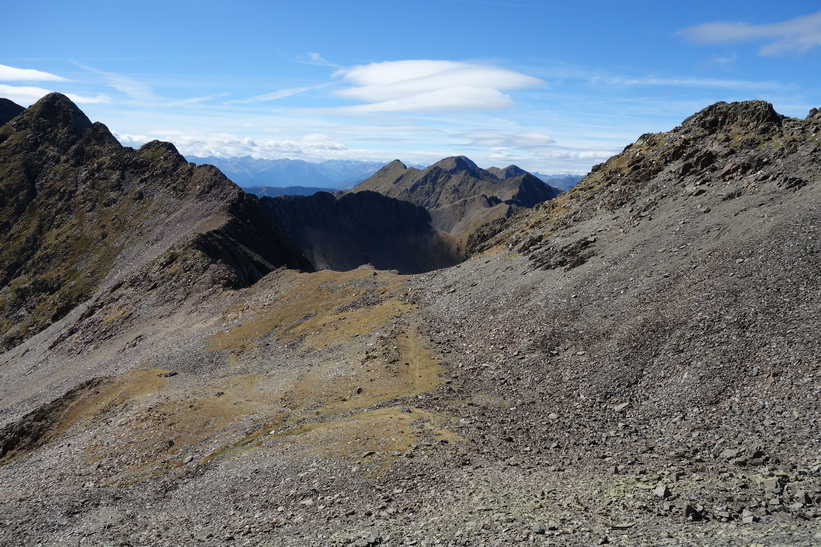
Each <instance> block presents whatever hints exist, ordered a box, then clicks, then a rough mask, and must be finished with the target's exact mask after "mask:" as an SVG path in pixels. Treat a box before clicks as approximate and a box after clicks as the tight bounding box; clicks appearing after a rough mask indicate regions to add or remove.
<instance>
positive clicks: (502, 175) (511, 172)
mask: <svg viewBox="0 0 821 547" xmlns="http://www.w3.org/2000/svg"><path fill="white" fill-rule="evenodd" d="M487 171H488V172H489V173H492V174H494V175H496V177H497V178H499V179H501V180H505V179H509V178H511V177H518V176H520V175H524V174H525V173H527V171H525V170H524V169H522V168H521V167H519V166H518V165H508V166H507V167H504V168H499V167H491V168H489V169H488V170H487Z"/></svg>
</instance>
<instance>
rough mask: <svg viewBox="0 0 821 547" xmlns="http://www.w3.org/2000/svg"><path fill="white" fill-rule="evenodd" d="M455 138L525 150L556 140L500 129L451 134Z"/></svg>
mask: <svg viewBox="0 0 821 547" xmlns="http://www.w3.org/2000/svg"><path fill="white" fill-rule="evenodd" d="M453 137H454V138H456V139H467V141H468V146H483V147H496V148H521V149H527V150H534V149H542V148H547V147H550V146H553V145H554V144H555V143H556V141H555V140H554V139H553V138H551V137H549V136H547V135H544V134H542V133H536V132H527V131H522V132H516V133H504V132H501V131H490V130H484V131H471V132H467V133H459V134H456V135H453Z"/></svg>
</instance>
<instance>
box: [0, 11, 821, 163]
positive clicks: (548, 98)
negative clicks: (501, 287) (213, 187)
mask: <svg viewBox="0 0 821 547" xmlns="http://www.w3.org/2000/svg"><path fill="white" fill-rule="evenodd" d="M152 1H153V0H152ZM168 2H169V3H168V6H169V10H170V13H169V14H168V18H169V22H173V21H175V15H176V16H178V15H179V13H175V10H177V11H178V12H183V11H184V10H187V9H189V8H190V5H189V4H188V3H186V2H183V1H182V0H168ZM317 2H319V4H326V6H325V8H326V11H329V14H328V15H327V22H318V21H317V20H312V21H313V23H314V24H315V26H318V27H322V29H310V30H308V31H306V30H304V29H302V28H300V27H299V24H301V23H302V22H303V18H304V17H307V16H308V14H309V13H310V12H311V9H310V7H306V6H301V5H300V6H301V7H296V6H294V7H290V8H289V10H292V11H288V10H285V11H282V10H280V11H278V12H276V19H274V18H271V20H272V21H274V20H276V21H278V20H280V19H283V20H285V19H288V18H289V17H290V18H291V19H292V23H293V24H292V25H290V26H289V25H288V24H286V23H283V24H282V25H280V26H279V27H277V32H276V33H269V35H271V36H273V37H274V38H276V40H274V42H272V43H275V44H276V47H275V49H274V51H275V53H274V54H272V53H271V48H270V47H269V48H268V49H267V50H264V51H263V50H262V48H260V47H257V48H256V49H255V48H253V47H250V46H252V45H257V46H259V45H260V44H261V43H262V42H259V43H258V42H256V41H255V40H264V38H253V37H254V36H256V34H255V33H254V32H252V29H251V28H249V27H251V26H253V25H254V24H255V23H259V24H261V25H262V24H263V23H264V21H265V17H263V16H262V15H260V14H262V13H265V10H266V9H269V5H268V4H267V3H263V2H256V1H255V0H249V3H248V5H249V6H250V8H248V9H253V10H257V11H253V12H252V13H251V12H249V13H244V14H243V13H234V11H231V12H219V9H220V8H219V7H218V6H216V4H214V5H212V3H210V2H207V1H206V2H204V3H203V4H202V5H201V6H200V8H201V9H200V12H198V13H197V14H194V15H192V16H193V17H195V18H200V19H202V20H201V21H200V23H203V22H205V21H208V22H211V23H213V24H219V25H222V27H224V28H225V29H226V37H225V41H221V42H220V43H219V44H218V46H219V47H215V48H214V49H213V50H208V48H209V46H210V43H209V42H205V41H203V40H204V37H202V36H199V35H197V34H192V33H187V32H186V31H185V30H184V29H180V30H179V36H177V34H169V35H168V39H169V40H171V39H175V40H178V42H177V47H178V49H179V54H180V55H182V53H183V52H185V51H187V52H189V56H188V57H184V56H181V57H180V59H182V60H177V61H175V58H174V56H173V55H169V49H168V48H164V49H162V48H160V49H151V48H152V46H151V44H148V43H146V44H144V45H143V48H142V49H141V50H139V51H137V50H135V49H132V48H128V47H127V46H126V45H122V46H121V47H119V46H116V44H128V40H127V39H128V38H132V39H133V38H134V36H135V35H133V34H130V33H131V32H133V29H132V28H131V27H129V26H122V25H120V26H117V27H116V28H114V29H111V32H115V33H118V34H117V37H118V38H121V40H119V41H118V42H116V44H115V45H113V46H112V55H111V57H100V56H93V55H91V54H92V53H95V54H96V52H97V51H98V50H99V42H97V43H95V42H93V41H90V42H89V43H88V44H85V45H83V44H84V43H83V42H82V40H84V39H85V36H84V35H83V36H79V37H78V36H76V35H75V34H72V36H71V39H70V40H69V39H65V36H61V33H65V32H68V31H67V30H66V28H70V25H68V26H66V25H65V24H64V22H65V21H64V20H65V18H66V17H78V18H79V17H83V16H85V17H92V16H94V15H95V14H96V12H94V13H92V12H87V13H83V12H82V10H79V11H78V12H77V13H75V12H73V11H67V12H66V13H63V14H61V13H54V14H51V13H49V14H46V15H45V20H44V21H42V26H43V29H42V33H43V35H42V36H40V38H41V39H40V41H39V42H36V45H37V46H38V47H39V46H43V48H42V49H41V50H40V51H31V52H29V51H28V49H32V50H34V49H36V47H35V43H34V42H31V43H30V44H29V47H28V48H27V47H25V46H21V45H19V44H18V42H17V41H14V36H9V38H8V39H7V41H8V42H9V44H13V45H14V48H15V50H14V51H11V50H9V49H8V48H7V51H6V52H5V54H4V55H0V96H3V97H7V98H9V99H11V100H13V101H15V102H17V103H19V104H22V105H24V106H27V105H29V104H32V103H33V102H35V101H36V100H38V99H39V98H40V97H42V96H43V95H45V94H47V93H48V92H50V91H52V90H54V91H60V92H62V93H65V94H66V95H67V96H69V97H70V98H71V99H72V100H74V101H75V102H76V103H78V104H79V105H81V107H82V108H83V109H84V110H85V111H86V113H87V114H88V115H89V117H90V118H92V119H94V120H99V121H102V122H103V123H105V124H107V125H108V126H109V127H110V128H111V129H112V131H113V132H114V133H115V135H116V136H117V137H118V139H120V141H121V142H122V143H123V144H125V145H128V146H140V145H142V144H143V143H145V142H147V141H149V140H153V139H161V140H168V141H171V142H173V143H174V144H175V145H176V146H177V148H178V149H179V150H180V151H181V152H182V153H184V154H187V155H196V156H217V157H231V156H253V157H259V158H267V159H276V158H283V157H288V158H294V159H305V160H308V161H322V160H325V159H361V160H368V161H385V162H388V161H390V160H392V159H395V158H398V159H401V160H403V161H407V162H411V163H432V162H434V161H437V160H438V159H441V158H442V157H445V156H450V155H466V156H469V157H471V159H473V160H474V161H475V162H477V163H478V164H480V165H483V166H485V167H489V166H490V165H497V166H505V165H509V164H512V163H516V164H518V165H520V166H522V167H523V168H525V169H528V170H531V171H540V172H545V173H578V174H583V173H585V172H587V171H588V170H589V169H590V167H591V166H592V165H594V164H596V163H599V162H601V161H604V160H605V159H607V158H608V157H610V156H611V155H613V154H615V153H617V152H619V151H620V150H621V149H622V148H623V147H624V146H625V145H626V144H629V143H630V142H633V141H634V140H635V139H636V138H637V137H638V136H639V135H640V134H642V133H646V132H652V131H666V130H669V129H671V128H672V127H674V126H675V125H677V124H678V123H680V121H681V120H682V119H684V118H685V117H687V116H689V115H690V114H692V113H694V112H696V111H698V110H700V109H701V108H704V107H705V106H707V105H709V104H711V103H713V102H716V101H718V100H727V101H732V100H746V99H763V100H768V101H770V102H772V103H773V104H775V106H776V108H777V109H778V110H779V111H780V112H782V113H785V114H787V115H799V114H801V113H802V111H803V113H804V114H805V113H806V112H807V111H808V110H809V108H811V107H813V106H818V105H819V104H821V97H819V96H818V89H821V86H818V85H817V84H818V77H817V76H816V74H818V73H819V72H818V70H817V68H819V64H821V61H819V47H818V46H821V12H815V13H809V14H807V11H804V12H803V13H796V12H794V11H793V12H792V13H790V16H782V17H778V16H777V15H776V12H777V10H778V7H777V6H772V5H770V4H765V3H763V2H762V3H761V5H760V6H759V5H758V4H757V3H756V2H753V3H752V4H745V11H744V14H745V15H749V16H750V19H749V22H745V21H738V20H737V17H734V18H731V17H730V14H732V11H731V10H730V9H729V8H728V9H727V10H725V11H721V10H720V9H717V8H716V6H714V5H713V4H711V3H707V2H703V5H702V3H701V2H696V3H695V7H694V6H693V5H692V4H690V5H688V6H686V7H681V8H672V7H668V8H664V9H666V10H675V9H679V10H680V11H679V12H678V13H674V12H673V11H670V13H666V14H658V13H654V12H652V11H651V12H650V13H645V11H648V10H640V9H639V8H624V7H619V8H618V9H617V8H615V7H613V6H612V5H610V4H609V3H607V2H605V1H604V0H590V2H589V3H586V4H584V5H583V6H581V7H578V8H563V9H561V10H560V9H559V8H553V7H550V6H547V5H539V4H530V5H524V4H519V3H506V2H504V1H500V2H493V3H481V2H480V3H468V4H466V3H464V2H449V1H446V2H433V0H420V1H419V3H418V4H416V5H417V6H419V8H418V9H416V10H408V11H406V12H403V13H402V14H401V15H402V17H403V19H402V20H403V21H405V20H407V24H408V25H411V24H412V23H413V18H414V17H420V18H421V17H423V16H424V15H425V14H424V13H423V12H424V11H425V6H428V7H435V8H436V9H437V10H439V11H442V10H452V11H453V17H450V18H448V17H445V16H442V17H440V18H438V19H436V20H431V19H430V18H427V19H424V21H425V23H426V24H427V25H428V26H429V27H431V29H430V32H429V33H428V34H425V35H424V36H425V37H424V39H422V38H419V37H417V39H409V38H406V39H404V40H403V39H400V37H398V36H396V30H397V29H398V28H405V27H397V28H390V27H386V28H384V29H382V28H381V27H380V28H379V29H376V28H375V27H373V26H370V27H364V26H363V27H360V28H356V27H354V25H358V24H359V25H364V23H363V22H362V20H360V19H355V18H354V17H355V15H356V14H355V13H351V14H350V15H349V14H348V13H347V11H345V10H343V9H342V8H341V7H339V6H338V5H337V4H334V3H330V2H326V1H325V0H317ZM164 5H165V4H164ZM467 5H469V6H470V10H467V11H466V9H465V7H466V6H467ZM808 5H809V4H808ZM357 6H360V4H354V7H353V8H350V7H349V8H350V9H352V11H354V12H355V11H356V8H357ZM362 6H366V7H367V8H368V10H370V11H375V10H379V9H385V10H387V9H399V8H396V7H393V8H389V7H386V6H385V4H383V3H377V2H373V1H372V0H361V6H360V7H362ZM747 8H748V9H747ZM14 9H17V10H26V9H33V8H27V7H21V6H17V7H15V8H14ZM66 9H68V8H66ZM110 9H111V10H119V9H124V8H122V7H120V6H112V7H111V8H110ZM130 9H134V10H136V9H137V8H134V7H132V8H130ZM363 9H364V8H363ZM795 9H798V8H795ZM235 11H241V10H235ZM331 11H333V13H330V12H331ZM370 11H368V13H369V14H370ZM416 12H422V13H416ZM185 13H188V14H189V15H191V14H190V11H189V12H185ZM66 14H68V15H66ZM21 15H22V14H21ZM103 15H105V14H103ZM108 15H109V17H108V18H107V19H105V21H106V22H107V23H108V22H110V21H113V20H114V19H111V18H110V15H111V14H108ZM249 15H250V16H252V17H251V18H250V19H249V18H248V17H249ZM269 15H270V14H269ZM360 15H361V13H360ZM708 15H709V16H712V15H719V16H717V17H715V18H713V17H708ZM720 15H725V17H720ZM130 16H131V17H130V18H131V19H134V20H135V21H138V20H139V18H140V17H142V16H144V17H146V18H147V19H146V20H147V21H151V22H152V23H156V19H157V16H156V15H149V14H146V15H142V12H137V11H135V12H133V13H131V14H130ZM48 17H53V19H54V21H53V27H50V26H49V19H48ZM101 17H102V15H101ZM335 17H336V18H337V19H339V18H346V17H347V19H345V20H344V23H343V22H342V20H335ZM232 18H235V19H232ZM471 18H473V19H471ZM618 18H623V20H622V21H620V20H619V19H618ZM257 19H258V20H259V21H257ZM128 20H129V17H127V16H126V17H124V18H123V21H128ZM420 20H422V19H420ZM322 21H325V20H324V19H323V20H322ZM454 21H457V22H458V23H459V24H455V23H453V22H454ZM480 22H481V23H484V24H485V26H487V25H488V24H490V25H491V27H492V28H493V31H491V32H488V30H487V29H486V28H485V29H482V26H481V25H479V24H477V23H480ZM511 22H515V25H516V26H512V25H511ZM574 22H575V24H576V25H582V24H583V25H584V26H577V27H575V28H576V29H577V30H576V31H575V34H574V31H573V30H572V29H573V28H574ZM161 23H162V21H160V22H159V23H157V24H161ZM462 23H463V24H462ZM232 25H233V26H232ZM437 25H440V26H438V27H437ZM653 25H655V27H654V26H653ZM115 26H116V25H115ZM132 26H138V25H132ZM291 27H293V28H291ZM349 27H350V28H349ZM508 27H509V28H510V31H509V32H505V31H504V30H502V29H504V28H508ZM260 28H263V27H260ZM232 29H233V34H232V32H231V30H232ZM478 29H482V30H481V31H479V30H478ZM544 29H549V31H550V32H543V30H544ZM29 30H30V31H31V29H29ZM364 30H367V32H365V31H364ZM437 30H438V32H437ZM444 31H447V32H444ZM537 31H538V32H537ZM10 32H12V33H14V32H17V31H16V30H15V29H12V30H11V31H10ZM380 32H382V34H380ZM579 32H583V35H582V34H579ZM280 34H281V37H280V36H279V35H280ZM52 35H53V36H52ZM46 36H48V37H49V39H51V40H52V46H51V47H52V49H48V47H47V46H48V44H45V45H43V44H42V43H41V42H44V41H47V38H46ZM590 36H595V37H596V39H595V40H593V39H590V38H589V37H590ZM35 37H36V36H32V37H31V38H32V39H33V38H35ZM585 37H587V38H585ZM61 38H63V40H62V41H61ZM92 38H93V37H89V39H90V40H91V39H92ZM212 38H213V37H212ZM100 39H104V36H103V37H98V38H97V40H100ZM229 40H233V41H234V42H236V47H237V48H238V49H237V50H232V49H231V47H232V44H233V43H234V42H231V41H229ZM75 42H77V43H76V44H75ZM189 42H192V43H190V44H189ZM134 43H136V41H134ZM290 44H296V45H294V46H293V47H302V48H304V49H301V51H299V50H297V51H295V52H293V51H292V52H286V51H280V49H283V48H285V46H286V45H290ZM266 45H269V46H270V44H267V43H266ZM306 46H307V47H306ZM320 46H322V47H320ZM186 48H190V49H186ZM46 51H49V52H52V54H51V56H46V55H45V52H46ZM170 51H171V53H173V52H174V51H175V50H170ZM434 51H436V52H439V54H437V55H431V53H433V52H434ZM557 51H564V53H561V54H560V53H557ZM160 53H162V55H160ZM54 54H58V55H61V56H60V57H54V56H53V55H54ZM774 57H777V59H773V58H774ZM770 59H773V60H770ZM346 61H347V62H346ZM813 69H816V70H813Z"/></svg>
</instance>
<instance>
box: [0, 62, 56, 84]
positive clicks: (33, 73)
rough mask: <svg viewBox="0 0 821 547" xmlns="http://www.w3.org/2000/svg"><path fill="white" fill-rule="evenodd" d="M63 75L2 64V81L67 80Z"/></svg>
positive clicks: (0, 80) (0, 79)
mask: <svg viewBox="0 0 821 547" xmlns="http://www.w3.org/2000/svg"><path fill="white" fill-rule="evenodd" d="M67 81H68V80H66V79H65V78H63V77H62V76H57V75H56V74H51V73H49V72H43V71H42V70H34V69H33V68H17V67H13V66H8V65H0V82H67Z"/></svg>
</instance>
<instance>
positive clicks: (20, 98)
mask: <svg viewBox="0 0 821 547" xmlns="http://www.w3.org/2000/svg"><path fill="white" fill-rule="evenodd" d="M52 91H53V90H50V89H44V88H42V87H31V86H15V85H3V84H0V97H5V98H6V99H9V100H10V101H13V102H15V103H17V104H19V105H21V106H29V105H31V104H33V103H36V102H37V101H39V100H40V99H42V98H43V97H44V96H46V95H48V94H49V93H51V92H52ZM65 95H66V96H67V97H68V98H69V99H71V100H72V101H74V102H75V103H77V104H97V103H110V102H111V97H109V96H107V95H105V94H99V95H96V96H94V97H87V96H84V95H76V94H74V93H66V94H65Z"/></svg>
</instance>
